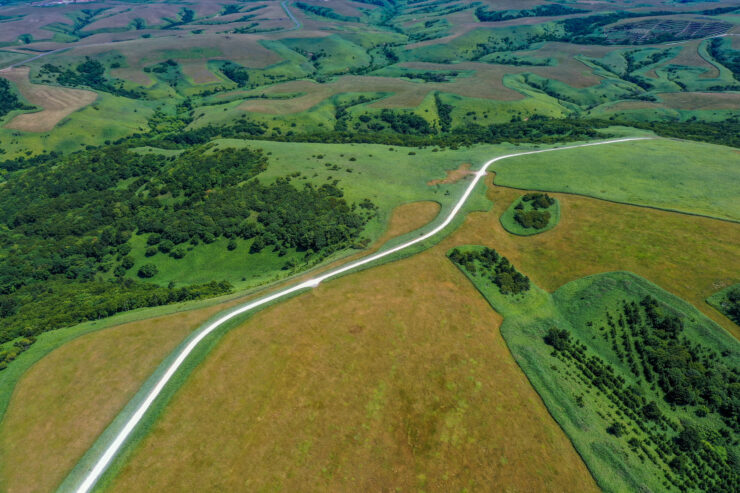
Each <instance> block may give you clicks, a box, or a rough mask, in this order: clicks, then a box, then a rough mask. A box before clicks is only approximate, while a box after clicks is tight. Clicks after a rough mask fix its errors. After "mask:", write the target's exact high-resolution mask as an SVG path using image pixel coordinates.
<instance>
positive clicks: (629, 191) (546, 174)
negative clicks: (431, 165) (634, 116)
mask: <svg viewBox="0 0 740 493" xmlns="http://www.w3.org/2000/svg"><path fill="white" fill-rule="evenodd" d="M738 164H740V155H739V154H738V153H737V151H736V150H734V149H732V148H727V147H722V146H716V145H708V144H700V143H694V142H685V141H673V140H667V139H658V140H648V141H637V142H626V143H620V144H615V145H610V146H599V147H592V148H584V149H573V150H565V151H562V152H560V153H558V154H539V155H538V154H535V155H531V156H522V157H517V158H513V159H507V160H504V161H501V162H499V163H496V164H495V165H494V166H493V169H492V171H495V172H496V184H498V185H502V186H507V187H516V188H522V189H528V190H544V191H548V192H564V193H573V194H578V195H587V196H590V197H595V198H599V199H605V200H610V201H614V202H621V203H626V204H635V205H645V206H650V207H657V208H661V209H668V210H675V211H680V212H686V213H691V214H700V215H704V216H709V217H716V218H721V219H730V220H733V221H738V220H740V204H739V203H738V201H737V200H736V198H737V193H736V192H737V191H736V187H735V186H734V184H736V183H738V181H739V180H740V167H739V166H738Z"/></svg>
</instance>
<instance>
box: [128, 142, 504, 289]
mask: <svg viewBox="0 0 740 493" xmlns="http://www.w3.org/2000/svg"><path fill="white" fill-rule="evenodd" d="M214 142H215V144H216V146H217V147H216V148H221V147H223V148H226V147H231V148H241V147H245V146H249V147H252V148H260V149H262V150H263V151H264V153H265V154H266V155H267V157H268V159H269V164H268V168H267V170H266V171H264V172H262V173H260V174H259V175H258V177H257V179H259V180H260V181H261V182H263V183H265V184H269V183H272V182H273V181H274V180H276V179H277V178H281V177H285V176H290V177H291V182H292V183H293V185H294V186H296V187H298V188H300V187H302V186H303V185H304V184H308V183H310V184H312V185H314V186H316V187H320V186H321V185H323V184H325V183H335V182H336V183H337V186H338V187H339V188H341V189H342V190H343V191H344V197H345V198H346V200H347V201H348V203H350V204H351V203H359V202H361V201H362V200H363V199H366V198H367V199H370V200H371V201H372V202H373V203H374V204H375V205H377V206H378V216H377V217H376V218H375V219H373V220H371V221H370V222H369V223H368V224H367V226H366V228H365V231H364V232H363V237H364V238H367V239H368V240H369V241H370V242H374V241H375V240H377V239H378V238H380V236H381V235H382V234H383V232H384V231H385V229H386V227H387V223H388V220H389V219H390V215H391V212H392V210H393V209H394V208H395V207H397V206H399V205H402V204H405V203H408V202H415V201H420V200H431V201H436V202H439V203H440V204H441V205H442V208H443V210H444V209H445V208H449V207H450V206H451V205H452V204H453V203H454V201H455V200H457V199H458V198H459V196H460V195H461V193H462V190H463V188H464V187H466V186H467V184H468V183H469V178H467V179H463V180H460V181H459V182H458V183H454V184H448V185H434V186H430V185H428V184H427V183H428V182H429V181H431V180H435V179H443V178H444V177H445V176H446V171H448V170H451V169H456V168H457V167H459V166H460V165H461V164H463V163H471V164H472V167H473V168H474V169H475V168H478V167H480V166H481V164H482V163H484V162H485V161H487V160H488V159H490V158H492V157H494V156H496V155H500V154H504V153H507V152H511V151H512V149H513V147H512V146H507V145H504V146H490V145H478V146H473V147H471V148H466V149H458V150H449V149H437V151H436V152H435V150H434V148H424V149H421V148H412V147H390V146H385V145H377V144H323V143H313V144H312V143H285V142H272V141H248V140H240V139H218V140H215V141H214ZM137 151H138V152H141V153H161V154H165V155H174V154H175V153H177V152H178V151H170V150H166V149H156V148H152V147H146V148H138V149H137ZM252 241H253V240H241V239H237V240H236V244H237V247H236V248H235V249H234V250H228V249H227V245H228V243H229V240H226V239H223V238H220V239H217V240H216V241H215V242H213V243H211V244H204V243H202V242H201V243H200V244H198V245H197V246H194V245H190V244H185V245H183V247H184V248H185V249H186V255H185V257H183V258H181V259H175V258H173V257H171V256H169V255H167V254H163V253H159V252H158V253H157V254H155V255H153V256H151V257H146V256H145V254H144V252H145V250H146V247H147V245H146V236H134V238H133V239H132V247H133V249H132V251H131V254H130V255H131V256H132V257H133V259H134V266H133V267H132V268H131V269H130V270H129V271H128V273H127V276H129V277H131V278H136V275H137V272H138V269H139V268H140V267H141V266H142V265H144V264H149V263H153V264H155V265H156V266H157V268H158V271H159V272H158V274H157V275H156V276H154V277H153V278H151V281H153V282H156V283H157V284H160V285H167V284H169V283H170V282H174V283H175V284H177V285H181V284H193V283H201V282H208V281H211V280H219V281H220V280H227V281H229V282H231V283H232V284H233V285H234V286H235V287H236V288H237V290H243V289H248V288H252V287H255V286H258V285H263V284H265V283H267V282H272V281H275V280H278V279H282V278H285V277H287V276H289V275H292V274H294V273H296V272H298V271H303V270H306V269H307V268H310V267H312V266H314V265H317V264H318V263H322V262H324V261H326V260H333V259H337V258H341V257H343V256H346V255H350V254H352V253H353V252H354V251H353V250H344V251H341V252H336V253H334V254H332V255H330V256H329V257H328V258H323V257H316V256H309V257H307V256H306V253H305V252H296V251H295V250H292V249H291V250H288V251H287V252H286V254H285V255H283V256H279V255H278V252H277V251H274V249H273V247H271V246H270V247H267V248H265V249H263V250H262V251H261V252H259V253H249V248H250V246H251V243H252Z"/></svg>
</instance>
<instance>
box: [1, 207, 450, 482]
mask: <svg viewBox="0 0 740 493" xmlns="http://www.w3.org/2000/svg"><path fill="white" fill-rule="evenodd" d="M438 213H439V204H438V203H436V202H413V203H409V204H404V205H402V206H399V207H398V208H396V209H395V210H394V211H393V214H392V215H391V219H390V221H389V224H388V229H387V231H386V233H385V234H384V236H383V238H381V239H380V240H379V241H378V245H380V244H382V243H383V242H385V241H387V240H388V239H390V238H393V237H395V236H398V235H401V234H404V233H407V232H409V231H413V230H415V229H417V228H420V227H421V226H423V225H425V224H427V223H428V222H429V221H431V220H432V219H434V218H435V217H436V216H437V214H438ZM326 268H328V266H327V267H326ZM240 301H243V299H238V300H232V301H229V302H228V303H222V304H219V305H214V306H210V307H206V308H200V309H196V310H191V311H186V312H180V313H176V314H173V315H166V316H162V317H158V318H154V319H148V320H142V321H137V322H130V323H126V324H122V325H118V326H115V327H112V328H110V329H106V330H102V331H99V332H95V333H92V334H88V335H85V336H83V337H80V338H79V339H76V340H74V341H72V342H70V343H68V344H66V345H64V346H63V347H61V348H59V349H57V350H55V351H53V352H52V353H50V354H49V355H48V356H47V357H45V358H44V359H42V360H41V361H39V362H38V363H37V364H36V365H34V366H33V367H32V368H31V369H30V370H29V371H28V373H26V374H25V375H24V376H23V378H22V379H21V381H20V382H19V383H18V385H17V387H16V390H15V392H14V394H13V398H12V401H11V404H10V406H9V407H8V412H7V414H6V415H5V417H4V419H3V420H2V422H1V423H0V490H2V491H9V492H10V491H12V492H31V491H51V490H53V489H54V487H56V486H57V485H58V484H59V483H60V482H61V481H62V479H64V477H65V475H66V474H67V473H68V472H69V470H71V468H72V467H73V466H74V465H75V463H76V462H77V460H78V459H79V458H80V457H81V455H82V454H83V453H84V452H85V451H86V450H87V449H88V448H89V447H90V446H91V445H92V443H93V442H94V440H95V439H96V438H97V437H98V435H100V433H102V431H103V430H104V429H105V427H106V426H107V425H108V423H110V421H111V420H112V419H113V418H114V417H115V415H116V414H117V413H118V412H119V411H120V409H121V408H122V407H123V406H124V405H125V404H126V402H128V400H129V399H130V398H131V397H132V396H133V394H134V393H135V392H136V391H137V390H138V388H139V386H140V385H141V384H142V382H143V381H144V380H145V379H146V378H147V377H148V376H149V375H150V374H151V373H152V372H153V371H154V368H155V367H156V366H157V365H158V364H159V363H160V362H161V361H162V359H163V358H164V356H165V355H166V354H168V353H169V352H170V351H171V350H172V349H174V347H175V346H176V345H177V344H178V343H179V342H180V341H181V340H182V339H183V338H184V337H185V336H186V335H187V334H189V333H190V332H191V331H192V330H194V329H195V328H196V327H197V326H198V325H200V324H201V323H202V322H204V321H205V320H207V319H208V318H209V317H211V316H212V315H213V314H215V313H216V312H218V311H221V310H223V309H225V308H227V307H228V306H232V305H234V304H236V303H238V302H240ZM50 375H53V378H50Z"/></svg>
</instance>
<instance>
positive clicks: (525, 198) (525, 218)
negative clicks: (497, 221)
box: [501, 192, 560, 236]
mask: <svg viewBox="0 0 740 493" xmlns="http://www.w3.org/2000/svg"><path fill="white" fill-rule="evenodd" d="M559 220H560V204H559V203H558V201H557V200H556V199H554V198H553V197H550V196H549V195H548V194H546V193H540V192H532V193H527V194H525V195H522V196H521V197H519V198H518V199H516V200H515V201H514V202H513V203H512V204H511V205H510V206H509V208H508V209H506V212H504V213H503V214H502V215H501V225H502V226H503V227H504V229H506V231H508V232H509V233H512V234H516V235H522V236H529V235H533V234H537V233H543V232H545V231H548V230H550V229H552V228H554V227H555V226H556V225H557V224H558V221H559Z"/></svg>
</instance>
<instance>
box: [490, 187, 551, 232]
mask: <svg viewBox="0 0 740 493" xmlns="http://www.w3.org/2000/svg"><path fill="white" fill-rule="evenodd" d="M523 197H524V196H523V195H522V196H521V197H519V198H518V199H516V200H515V201H514V202H512V203H511V205H510V206H509V207H508V209H506V211H505V212H504V213H503V214H501V226H503V227H504V229H505V230H506V231H508V232H509V233H511V234H514V235H519V236H532V235H536V234H539V233H544V232H545V231H550V230H551V229H552V228H554V227H555V226H557V225H558V222H560V202H558V200H557V199H555V203H554V204H553V205H551V206H550V207H548V208H547V209H546V210H547V212H549V213H550V220H549V221H548V222H547V226H545V227H544V228H539V229H537V228H525V227H524V226H522V225H521V224H519V222H518V221H517V220H516V219H515V218H514V213H515V212H516V207H517V206H518V205H519V204H522V206H523V209H522V210H523V211H525V212H528V211H531V210H534V209H533V207H532V205H531V203H530V202H524V201H523V200H522V198H523Z"/></svg>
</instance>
